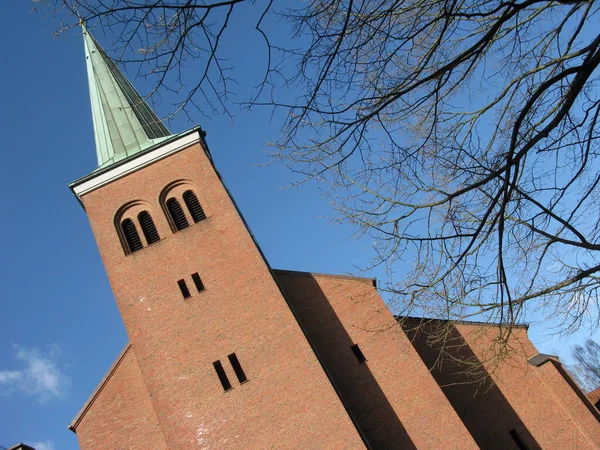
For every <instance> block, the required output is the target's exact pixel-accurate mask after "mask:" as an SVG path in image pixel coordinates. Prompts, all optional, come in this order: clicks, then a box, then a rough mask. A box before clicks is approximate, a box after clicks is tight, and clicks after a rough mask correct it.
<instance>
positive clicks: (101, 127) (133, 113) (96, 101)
mask: <svg viewBox="0 0 600 450" xmlns="http://www.w3.org/2000/svg"><path fill="white" fill-rule="evenodd" d="M82 28H83V42H84V46H85V60H86V65H87V73H88V82H89V87H90V101H91V104H92V116H93V121H94V136H95V139H96V154H97V156H98V166H99V167H100V168H104V167H108V166H110V165H112V164H113V163H115V162H117V161H120V160H122V159H124V158H126V157H128V156H132V155H134V154H136V153H138V152H141V151H143V150H145V149H147V148H148V147H151V146H153V145H155V144H158V143H159V142H161V141H163V140H164V139H165V138H167V137H169V136H170V135H171V133H170V132H169V130H168V129H167V127H165V126H164V125H163V123H162V122H161V121H160V119H159V118H158V116H157V115H156V114H155V113H154V111H152V109H150V107H149V106H148V105H147V104H146V102H145V101H144V99H143V98H142V96H141V95H140V94H139V93H138V92H137V91H136V90H135V88H134V87H133V86H132V85H131V83H130V82H129V81H128V80H127V78H125V75H123V74H122V73H121V71H120V70H119V68H118V67H117V65H116V64H115V63H114V61H112V60H111V59H110V58H109V56H108V55H107V54H106V52H105V51H104V49H103V48H102V47H101V46H100V45H99V44H98V42H97V41H96V40H95V39H94V37H93V36H92V35H91V34H90V33H89V31H87V30H86V28H85V26H84V25H83V24H82Z"/></svg>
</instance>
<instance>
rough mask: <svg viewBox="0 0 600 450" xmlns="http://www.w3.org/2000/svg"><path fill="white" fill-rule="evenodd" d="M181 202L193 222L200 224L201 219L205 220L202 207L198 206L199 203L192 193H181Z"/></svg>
mask: <svg viewBox="0 0 600 450" xmlns="http://www.w3.org/2000/svg"><path fill="white" fill-rule="evenodd" d="M183 201H184V202H185V205H186V206H187V207H188V210H189V211H190V215H191V216H192V219H194V222H200V221H201V220H202V219H206V214H204V210H203V209H202V206H200V202H199V201H198V197H196V194H194V193H193V192H192V191H185V192H184V193H183Z"/></svg>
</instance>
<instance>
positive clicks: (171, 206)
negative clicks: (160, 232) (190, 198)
mask: <svg viewBox="0 0 600 450" xmlns="http://www.w3.org/2000/svg"><path fill="white" fill-rule="evenodd" d="M167 209H168V210H169V214H171V219H173V223H174V224H175V228H177V229H178V230H183V229H184V228H187V227H188V226H189V224H188V221H187V218H186V217H185V214H184V213H183V209H181V205H180V204H179V202H178V201H177V199H176V198H173V197H172V198H170V199H169V200H167Z"/></svg>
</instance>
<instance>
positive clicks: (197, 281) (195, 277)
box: [192, 272, 204, 292]
mask: <svg viewBox="0 0 600 450" xmlns="http://www.w3.org/2000/svg"><path fill="white" fill-rule="evenodd" d="M192 280H194V284H195V285H196V289H198V292H202V291H203V290H204V283H202V280H201V279H200V275H198V272H196V273H193V274H192Z"/></svg>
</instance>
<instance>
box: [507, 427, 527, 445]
mask: <svg viewBox="0 0 600 450" xmlns="http://www.w3.org/2000/svg"><path fill="white" fill-rule="evenodd" d="M508 433H509V434H510V437H512V438H513V441H515V444H517V447H519V450H529V447H527V445H525V442H523V439H521V436H519V433H517V430H515V429H514V428H513V429H512V430H510V431H509V432H508Z"/></svg>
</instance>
